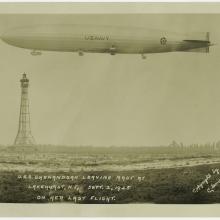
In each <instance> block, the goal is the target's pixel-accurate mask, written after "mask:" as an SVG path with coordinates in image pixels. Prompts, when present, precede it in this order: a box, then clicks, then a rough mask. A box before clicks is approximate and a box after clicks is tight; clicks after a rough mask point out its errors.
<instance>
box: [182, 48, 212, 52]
mask: <svg viewBox="0 0 220 220" xmlns="http://www.w3.org/2000/svg"><path fill="white" fill-rule="evenodd" d="M185 52H196V53H209V47H202V48H194V49H190V50H185Z"/></svg>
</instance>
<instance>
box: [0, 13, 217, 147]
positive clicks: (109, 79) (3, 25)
mask: <svg viewBox="0 0 220 220" xmlns="http://www.w3.org/2000/svg"><path fill="white" fill-rule="evenodd" d="M81 23H82V24H96V25H97V24H100V25H102V24H107V25H122V26H123V25H126V26H129V25H131V26H135V27H136V26H138V27H146V28H154V29H163V30H167V31H168V32H169V31H175V32H191V31H192V32H194V31H203V32H206V31H210V37H211V41H213V42H214V43H217V45H215V46H214V47H211V48H210V53H209V54H205V53H185V52H175V53H166V54H165V53H164V54H153V55H151V54H149V55H148V56H147V59H146V60H142V59H141V57H140V55H119V54H117V55H115V56H110V55H109V54H85V56H83V57H79V56H78V55H77V54H76V53H62V52H43V54H42V56H31V55H30V52H29V51H28V50H25V49H20V48H16V47H13V46H10V45H7V44H6V43H4V42H2V41H0V57H1V59H0V101H1V103H0V106H1V108H0V142H1V143H2V144H12V143H13V141H14V138H15V136H16V133H17V128H18V117H19V105H20V82H19V80H20V78H21V74H22V73H23V72H26V73H27V75H28V77H29V79H30V88H29V98H30V112H31V128H32V133H33V136H34V137H35V139H36V142H37V143H39V144H65V145H88V144H89V145H98V146H110V145H116V146H117V145H120V146H121V145H129V146H140V145H148V146H149V145H163V144H169V143H170V142H171V141H172V140H176V141H177V142H183V143H186V144H189V143H206V142H209V141H210V142H212V141H217V140H220V68H219V67H220V44H219V39H220V29H219V25H220V15H208V14H206V15H199V14H197V15H190V14H185V15H181V14H179V15H175V14H173V15H169V14H167V15H161V14H159V15H156V14H154V15H144V14H143V15H126V14H124V15H56V16H55V15H50V16H48V15H17V16H15V15H0V31H1V33H4V31H6V30H7V29H9V28H12V27H22V26H26V25H36V24H81Z"/></svg>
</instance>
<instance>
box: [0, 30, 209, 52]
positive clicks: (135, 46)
mask: <svg viewBox="0 0 220 220" xmlns="http://www.w3.org/2000/svg"><path fill="white" fill-rule="evenodd" d="M1 38H2V40H3V41H5V42H6V43H8V44H10V45H13V46H16V47H20V48H26V49H31V50H39V51H61V52H78V51H83V52H90V53H110V54H112V55H113V54H116V53H127V54H146V53H163V52H172V51H187V50H188V51H190V50H192V49H197V48H207V47H208V46H209V45H210V42H209V41H207V40H206V39H203V40H201V39H197V40H195V38H193V39H188V38H185V37H184V36H173V35H172V34H168V33H165V32H155V31H147V30H143V29H129V28H127V29H123V28H122V29H118V28H107V27H105V28H96V31H94V30H93V29H91V27H89V28H85V27H78V26H49V27H44V28H42V27H37V28H36V27H28V28H20V29H16V30H13V31H9V32H7V33H5V34H4V35H3V36H2V37H1ZM204 38H205V37H204Z"/></svg>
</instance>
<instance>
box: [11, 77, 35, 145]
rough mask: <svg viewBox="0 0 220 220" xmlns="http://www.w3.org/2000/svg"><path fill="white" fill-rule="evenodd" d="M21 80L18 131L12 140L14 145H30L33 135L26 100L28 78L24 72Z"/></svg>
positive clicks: (27, 101) (33, 141)
mask: <svg viewBox="0 0 220 220" xmlns="http://www.w3.org/2000/svg"><path fill="white" fill-rule="evenodd" d="M20 82H21V104H20V116H19V125H18V133H17V136H16V138H15V141H14V145H20V146H30V145H34V144H35V140H34V137H33V136H32V134H31V127H30V112H29V100H28V85H29V79H28V78H27V76H26V74H25V73H24V74H23V77H22V79H21V80H20Z"/></svg>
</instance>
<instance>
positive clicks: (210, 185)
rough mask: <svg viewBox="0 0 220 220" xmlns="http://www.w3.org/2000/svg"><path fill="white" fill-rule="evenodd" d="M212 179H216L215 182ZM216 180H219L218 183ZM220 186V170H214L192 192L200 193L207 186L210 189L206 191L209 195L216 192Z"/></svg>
mask: <svg viewBox="0 0 220 220" xmlns="http://www.w3.org/2000/svg"><path fill="white" fill-rule="evenodd" d="M212 177H213V178H215V180H211V178H212ZM216 179H217V181H216ZM213 181H214V182H213ZM219 184H220V169H212V171H211V173H208V174H207V175H206V176H205V178H204V180H203V181H202V182H201V183H200V184H198V185H197V186H196V187H195V188H194V189H193V190H192V192H193V193H198V192H199V191H201V190H202V189H203V188H205V186H207V187H208V188H207V189H206V191H207V192H208V193H212V192H215V189H216V187H217V186H218V185H219Z"/></svg>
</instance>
